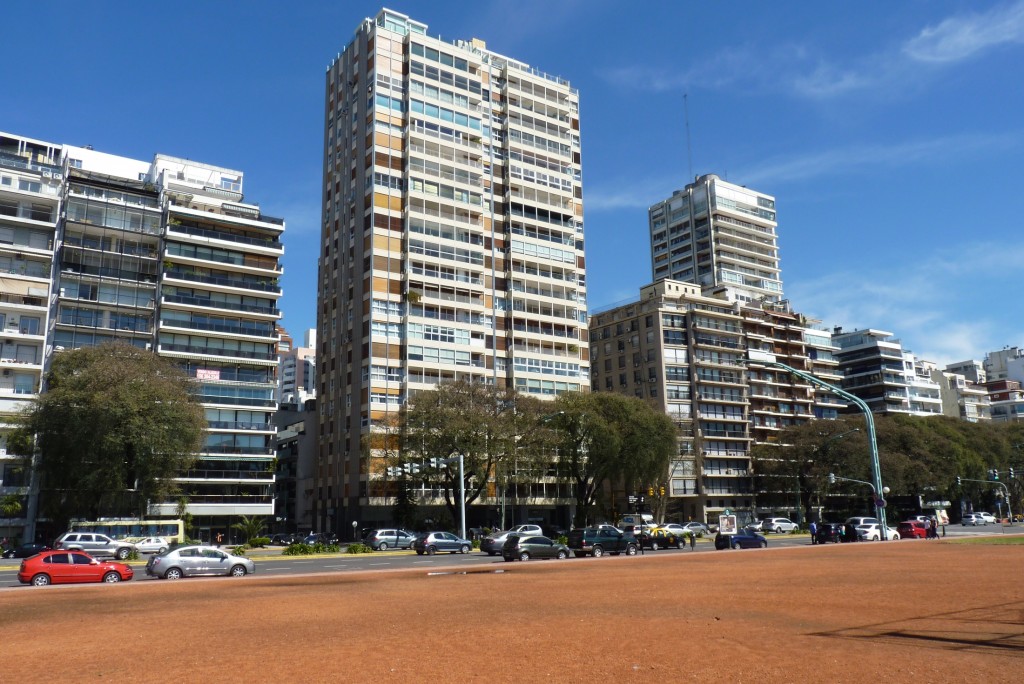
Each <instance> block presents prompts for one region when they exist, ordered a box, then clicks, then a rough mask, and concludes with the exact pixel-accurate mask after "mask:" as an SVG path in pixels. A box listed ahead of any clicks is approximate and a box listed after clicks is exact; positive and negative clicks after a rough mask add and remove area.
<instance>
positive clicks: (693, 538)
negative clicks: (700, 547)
mask: <svg viewBox="0 0 1024 684" xmlns="http://www.w3.org/2000/svg"><path fill="white" fill-rule="evenodd" d="M696 539H697V533H696V532H694V531H693V530H690V550H691V551H693V545H694V543H695V540H696Z"/></svg>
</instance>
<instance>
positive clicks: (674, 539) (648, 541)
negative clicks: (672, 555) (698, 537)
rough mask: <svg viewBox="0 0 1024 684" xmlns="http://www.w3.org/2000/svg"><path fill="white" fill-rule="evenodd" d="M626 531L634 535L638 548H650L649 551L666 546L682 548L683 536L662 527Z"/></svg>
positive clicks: (665, 547) (666, 547)
mask: <svg viewBox="0 0 1024 684" xmlns="http://www.w3.org/2000/svg"><path fill="white" fill-rule="evenodd" d="M626 531H627V532H630V531H632V532H633V536H635V537H636V541H637V543H638V544H639V545H640V548H643V549H650V550H651V551H657V550H658V549H668V548H676V549H681V548H683V539H684V538H683V537H682V536H680V535H677V534H676V533H674V532H669V531H668V530H665V529H664V528H661V527H659V528H656V529H654V530H643V531H636V530H626Z"/></svg>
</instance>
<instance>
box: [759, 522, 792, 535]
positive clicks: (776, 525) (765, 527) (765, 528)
mask: <svg viewBox="0 0 1024 684" xmlns="http://www.w3.org/2000/svg"><path fill="white" fill-rule="evenodd" d="M798 529H800V526H799V525H797V524H796V523H795V522H793V521H792V520H790V519H789V518H765V519H764V520H762V521H761V531H762V532H766V533H767V532H774V533H775V534H782V533H783V532H792V531H793V530H798Z"/></svg>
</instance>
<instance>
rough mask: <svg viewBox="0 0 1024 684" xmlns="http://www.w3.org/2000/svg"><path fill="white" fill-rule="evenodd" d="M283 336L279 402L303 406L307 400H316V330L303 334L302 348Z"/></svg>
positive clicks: (278, 390) (309, 330) (309, 329)
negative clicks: (286, 344)
mask: <svg viewBox="0 0 1024 684" xmlns="http://www.w3.org/2000/svg"><path fill="white" fill-rule="evenodd" d="M286 337H287V333H283V334H282V345H281V346H280V348H279V351H280V352H281V368H280V370H279V377H278V389H277V401H278V403H281V404H303V403H305V401H306V400H307V399H314V398H316V328H308V329H307V330H306V331H305V333H303V341H302V345H301V346H295V345H294V344H293V343H292V340H291V337H287V340H288V342H289V344H288V347H287V348H285V347H284V344H283V343H284V340H285V338H286Z"/></svg>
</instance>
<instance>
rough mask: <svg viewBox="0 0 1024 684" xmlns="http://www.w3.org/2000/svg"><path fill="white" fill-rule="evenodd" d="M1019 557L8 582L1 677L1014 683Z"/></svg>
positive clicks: (812, 557) (957, 550)
mask: <svg viewBox="0 0 1024 684" xmlns="http://www.w3.org/2000/svg"><path fill="white" fill-rule="evenodd" d="M1022 566H1024V546H988V545H984V546H983V545H957V544H950V543H946V542H931V541H924V540H920V541H903V542H890V543H866V544H850V545H828V546H825V547H812V546H806V547H797V548H789V549H786V548H769V549H766V550H751V551H722V552H712V553H694V554H688V553H687V552H670V553H654V554H651V553H648V554H647V555H646V556H645V557H642V558H641V557H636V558H627V557H617V558H601V559H570V560H566V561H561V562H559V561H546V562H541V561H531V562H527V563H514V564H513V563H502V562H497V563H495V564H493V565H486V566H484V569H485V570H486V571H480V569H479V568H477V569H474V570H472V571H468V574H447V575H434V576H430V575H428V574H427V572H426V571H424V570H422V569H420V570H401V571H385V572H377V573H373V572H367V573H353V574H329V575H303V576H293V577H281V576H276V577H268V576H265V575H264V576H262V577H261V576H260V575H259V574H258V570H257V575H256V576H253V577H248V578H244V579H194V580H182V581H179V582H166V581H162V582H156V581H152V582H150V581H142V582H140V581H133V582H129V583H123V584H120V585H110V586H107V585H90V586H80V587H66V588H64V587H49V588H35V587H24V588H12V589H5V590H0V644H2V650H0V652H2V653H3V656H4V657H3V659H2V661H0V681H4V682H36V681H47V682H49V681H59V680H61V679H63V680H74V681H92V680H101V679H102V680H108V679H124V680H127V681H142V680H153V681H160V682H192V681H210V682H532V681H558V682H575V681H594V680H598V681H600V680H605V679H609V680H610V681H614V682H624V681H625V682H651V681H658V682H666V683H667V682H677V681H684V680H691V681H709V682H856V683H858V684H864V683H866V682H914V683H915V684H916V683H921V682H927V683H931V682H998V683H1006V682H1017V681H1020V679H1021V677H1022V675H1024V567H1022ZM438 569H439V568H434V569H432V570H434V571H437V570H438ZM463 569H464V567H463V568H460V571H461V570H463ZM138 570H140V571H141V570H142V569H141V568H139V569H138ZM498 570H500V571H503V572H500V573H498V572H495V571H498Z"/></svg>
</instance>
